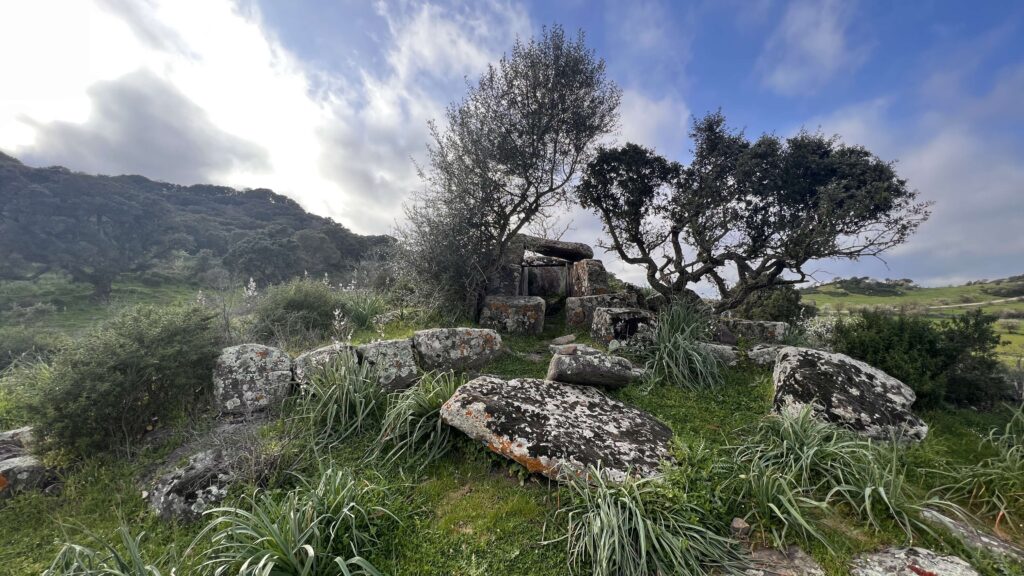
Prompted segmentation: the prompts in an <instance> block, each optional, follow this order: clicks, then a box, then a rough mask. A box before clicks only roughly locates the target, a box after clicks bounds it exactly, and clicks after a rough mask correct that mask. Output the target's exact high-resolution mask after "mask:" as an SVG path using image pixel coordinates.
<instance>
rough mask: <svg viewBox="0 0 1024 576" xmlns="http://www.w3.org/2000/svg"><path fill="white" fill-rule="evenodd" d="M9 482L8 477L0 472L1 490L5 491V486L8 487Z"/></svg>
mask: <svg viewBox="0 0 1024 576" xmlns="http://www.w3.org/2000/svg"><path fill="white" fill-rule="evenodd" d="M8 484H10V482H8V481H7V477H6V476H4V475H3V474H0V492H3V490H4V488H7V485H8Z"/></svg>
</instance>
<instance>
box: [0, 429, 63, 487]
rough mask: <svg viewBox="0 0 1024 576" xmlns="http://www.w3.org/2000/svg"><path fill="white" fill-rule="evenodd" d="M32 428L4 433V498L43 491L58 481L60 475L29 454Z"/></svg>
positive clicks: (0, 466) (0, 451) (0, 446)
mask: <svg viewBox="0 0 1024 576" xmlns="http://www.w3.org/2000/svg"><path fill="white" fill-rule="evenodd" d="M31 444H32V429H31V428H29V427H27V426H26V427H24V428H17V429H14V430H8V431H6V432H0V500H3V499H5V498H8V497H10V496H13V495H14V494H17V493H19V492H25V491H29V490H42V489H45V488H47V487H49V486H50V485H52V484H53V483H54V481H55V480H56V474H54V472H53V470H50V469H49V468H47V467H46V466H44V465H43V463H42V462H40V461H39V459H38V458H36V457H35V456H33V455H32V454H30V453H29V448H30V447H31Z"/></svg>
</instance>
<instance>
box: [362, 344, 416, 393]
mask: <svg viewBox="0 0 1024 576" xmlns="http://www.w3.org/2000/svg"><path fill="white" fill-rule="evenodd" d="M356 353H357V354H358V355H359V361H360V362H362V363H364V364H367V365H369V366H373V367H374V368H375V369H376V370H377V374H378V378H379V379H380V380H379V381H380V385H381V386H382V387H384V388H385V389H387V390H390V391H394V390H405V389H406V388H408V387H409V386H411V385H412V384H413V383H414V382H416V380H418V379H419V377H420V370H419V367H418V366H416V352H415V350H413V347H412V340H410V339H409V338H402V339H399V340H381V341H379V342H371V343H369V344H363V345H362V346H359V347H357V348H356Z"/></svg>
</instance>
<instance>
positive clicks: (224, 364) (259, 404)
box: [213, 344, 292, 414]
mask: <svg viewBox="0 0 1024 576" xmlns="http://www.w3.org/2000/svg"><path fill="white" fill-rule="evenodd" d="M291 381H292V361H291V358H290V357H289V356H288V354H287V353H286V352H284V351H283V350H278V349H277V348H271V347H270V346H263V345H262V344H240V345H238V346H231V347H230V348H225V349H224V350H223V351H222V352H221V354H220V357H219V358H217V363H216V365H215V366H214V369H213V390H214V401H215V402H216V405H217V408H218V409H219V410H220V411H221V412H225V413H229V414H249V413H252V412H258V411H260V410H263V409H265V408H267V407H268V406H271V405H272V404H276V403H278V402H280V401H281V400H283V399H284V397H285V395H287V394H288V390H289V388H290V387H291Z"/></svg>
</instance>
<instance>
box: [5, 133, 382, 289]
mask: <svg viewBox="0 0 1024 576" xmlns="http://www.w3.org/2000/svg"><path fill="white" fill-rule="evenodd" d="M385 242H387V237H386V236H361V235H359V234H355V233H354V232H352V231H350V230H348V229H347V228H345V227H344V226H342V225H341V224H338V223H337V222H334V221H333V220H331V219H329V218H323V217H320V216H316V215H313V214H309V213H308V212H306V211H305V210H303V209H302V207H301V206H299V204H298V203H296V202H295V201H294V200H292V199H290V198H287V197H285V196H282V195H280V194H276V193H274V192H273V191H271V190H266V189H256V190H246V191H239V190H235V189H232V188H227V187H223V186H212V185H202V184H200V185H193V186H180V185H176V184H168V183H166V182H156V181H153V180H149V179H148V178H145V177H143V176H95V175H90V174H82V173H77V172H72V171H71V170H68V169H67V168H63V167H59V166H56V167H49V168H32V167H30V166H26V165H25V164H22V163H21V162H19V161H18V160H17V159H15V158H12V157H10V156H7V155H4V154H2V153H0V251H2V252H3V253H4V255H5V258H4V259H3V261H2V262H0V280H15V279H29V278H33V277H37V276H39V275H41V274H43V273H46V272H60V271H62V272H65V273H67V274H68V275H70V276H71V278H72V279H73V280H74V281H77V282H85V283H89V284H91V285H92V286H93V287H94V288H95V292H96V294H97V295H98V296H105V295H106V294H107V293H108V292H109V290H110V285H111V283H112V282H113V281H114V280H115V279H116V278H117V276H118V275H120V274H122V273H126V272H145V271H147V270H154V269H157V268H160V267H162V266H164V267H165V265H166V263H167V262H169V261H171V260H174V261H175V262H177V263H178V265H179V270H178V273H179V274H183V275H184V276H186V278H184V279H186V280H189V281H195V282H198V283H203V284H218V283H223V282H225V281H227V280H228V279H231V278H234V279H247V278H249V277H253V278H255V279H256V280H257V281H260V282H276V281H281V280H284V279H286V278H289V277H291V276H294V275H296V274H302V273H303V272H308V273H309V274H315V275H322V274H324V273H329V274H332V275H333V274H336V273H338V272H340V271H343V270H345V269H347V268H350V267H351V266H353V265H354V264H355V263H356V262H358V261H359V260H360V259H362V258H364V257H365V256H366V255H367V254H368V253H369V252H370V251H371V250H372V249H373V248H374V247H377V246H380V245H382V244H384V243H385ZM182 261H185V262H186V264H185V265H184V266H182V265H181V262H182Z"/></svg>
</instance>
